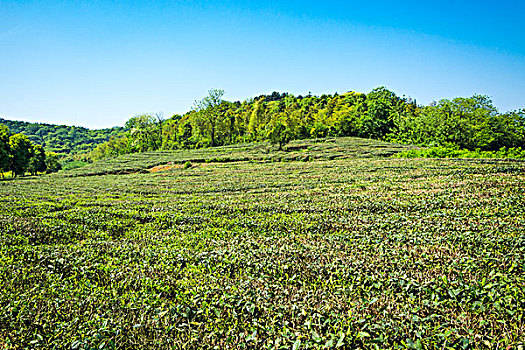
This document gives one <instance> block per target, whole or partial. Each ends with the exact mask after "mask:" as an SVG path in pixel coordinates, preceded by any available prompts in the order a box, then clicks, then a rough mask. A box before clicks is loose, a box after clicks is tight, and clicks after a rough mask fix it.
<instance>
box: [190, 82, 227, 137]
mask: <svg viewBox="0 0 525 350" xmlns="http://www.w3.org/2000/svg"><path fill="white" fill-rule="evenodd" d="M222 96H224V90H219V89H211V90H209V91H208V96H206V97H205V98H203V99H202V100H199V101H195V104H194V106H193V110H194V111H195V112H196V118H198V119H199V121H200V122H199V125H200V126H201V127H202V128H203V129H204V131H205V132H206V133H207V136H209V138H210V142H211V146H212V147H214V146H216V135H217V127H218V124H219V121H220V117H221V110H220V106H221V104H222V102H223V99H222Z"/></svg>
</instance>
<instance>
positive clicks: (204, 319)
mask: <svg viewBox="0 0 525 350" xmlns="http://www.w3.org/2000/svg"><path fill="white" fill-rule="evenodd" d="M244 151H246V150H244ZM244 151H243V152H244ZM332 151H334V150H332ZM253 152H255V151H253ZM289 152H293V150H289ZM298 152H299V151H298ZM327 152H329V151H327ZM283 153H285V152H283ZM341 153H342V154H343V153H344V152H341ZM288 154H289V153H288ZM327 154H328V153H327ZM128 157H129V156H128ZM159 157H165V158H162V160H158V162H168V161H173V163H174V164H178V161H179V160H184V159H183V157H179V159H170V156H169V154H168V155H166V154H165V155H163V156H159ZM192 157H193V156H192ZM206 157H208V156H206ZM209 157H211V158H206V159H208V161H207V162H204V161H203V162H199V163H196V162H193V163H192V166H191V167H189V168H187V169H185V168H184V167H182V166H166V167H159V168H157V170H158V171H152V172H147V173H146V172H144V173H143V172H140V171H139V172H137V173H131V174H106V175H97V174H101V173H102V172H98V171H97V170H96V169H95V168H91V170H90V169H84V170H82V169H75V170H74V171H73V170H72V171H71V172H69V173H63V174H62V175H60V174H59V175H49V176H42V177H37V178H36V177H35V178H22V179H19V180H16V181H3V182H0V196H1V197H0V208H1V209H0V348H2V349H52V348H57V349H168V348H173V349H186V348H187V349H239V348H244V349H259V348H261V349H294V350H297V349H317V348H319V349H321V348H330V349H335V348H346V349H354V348H359V349H405V348H410V349H523V341H524V334H525V271H524V270H525V162H517V161H512V160H480V159H471V160H464V159H463V160H462V159H448V160H443V159H401V158H386V157H379V155H378V154H372V155H371V156H370V157H368V158H360V157H358V156H355V157H340V158H338V157H335V158H336V159H330V157H307V158H306V159H297V158H295V159H285V160H290V161H282V160H283V159H279V160H281V161H279V162H275V161H264V159H263V158H256V157H255V158H253V159H243V158H244V156H242V157H241V156H239V158H234V157H233V158H234V159H224V157H226V156H225V155H223V156H221V157H223V158H220V157H219V158H216V157H212V156H209ZM241 158H242V159H241ZM124 159H126V158H124ZM200 159H204V158H200ZM250 160H251V161H250ZM273 160H275V159H273ZM296 160H308V161H296ZM129 161H130V162H131V161H133V162H136V163H137V162H140V159H135V160H129ZM121 163H126V162H125V161H121ZM115 164H117V165H118V164H119V162H118V161H115ZM137 164H138V163H137ZM137 164H135V165H133V166H131V167H130V169H131V170H134V171H135V170H137V169H145V168H147V167H152V166H155V165H160V163H159V164H157V163H155V164H154V163H151V164H147V165H142V166H139V165H137ZM93 166H99V167H100V165H93ZM115 166H116V165H115ZM119 169H125V165H124V166H121V167H120V168H119ZM75 171H76V173H75ZM82 172H84V173H82ZM116 172H118V171H116ZM116 172H115V173H116ZM82 175H92V176H82Z"/></svg>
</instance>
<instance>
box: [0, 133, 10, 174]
mask: <svg viewBox="0 0 525 350" xmlns="http://www.w3.org/2000/svg"><path fill="white" fill-rule="evenodd" d="M9 135H10V134H9V128H8V127H7V126H6V125H3V124H0V174H1V176H2V179H3V178H4V171H7V170H9V153H10V152H9Z"/></svg>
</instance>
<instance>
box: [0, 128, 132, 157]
mask: <svg viewBox="0 0 525 350" xmlns="http://www.w3.org/2000/svg"><path fill="white" fill-rule="evenodd" d="M0 124H4V125H7V127H9V130H10V132H11V133H12V134H17V133H21V134H24V135H27V137H29V139H30V140H31V141H32V142H34V143H36V144H39V145H42V146H43V147H44V148H45V150H46V151H48V152H56V153H58V154H60V155H62V157H65V158H70V159H73V158H74V156H76V157H75V158H82V155H83V154H87V153H88V152H90V151H91V150H92V149H93V148H95V147H96V146H97V145H98V144H100V143H103V142H105V141H108V140H109V139H110V138H111V137H115V136H118V135H119V134H121V133H122V132H123V131H124V130H125V128H123V127H113V128H108V129H98V130H92V129H88V128H84V127H79V126H69V125H55V124H45V123H29V122H23V121H14V120H7V119H2V118H0Z"/></svg>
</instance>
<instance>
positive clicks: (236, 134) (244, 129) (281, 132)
mask: <svg viewBox="0 0 525 350" xmlns="http://www.w3.org/2000/svg"><path fill="white" fill-rule="evenodd" d="M223 94H224V91H222V90H210V91H209V94H208V96H207V97H205V98H204V99H202V100H199V101H196V103H195V104H194V106H193V108H192V109H191V110H190V111H189V112H187V113H186V114H184V115H173V116H172V117H171V118H169V119H167V120H165V119H164V118H163V117H162V115H159V114H144V115H137V116H134V117H133V118H131V119H130V120H128V122H127V123H126V129H127V130H128V131H127V132H125V133H123V134H122V135H121V136H119V137H113V138H111V139H110V140H109V141H107V142H105V143H102V144H100V145H98V146H97V147H96V148H95V149H94V151H93V152H92V157H93V159H95V160H96V159H100V158H103V157H107V156H116V155H119V154H125V153H134V152H144V151H153V150H158V149H184V148H200V147H213V146H219V145H228V144H233V143H240V142H251V141H270V142H272V143H273V144H277V145H279V148H282V146H283V145H284V144H286V143H287V142H288V141H290V140H294V139H304V138H320V137H328V136H358V137H365V138H374V139H382V140H387V141H393V142H399V143H411V144H416V145H426V146H428V145H430V146H436V145H440V146H451V147H456V148H460V149H467V150H476V149H480V150H482V151H495V150H499V149H501V148H502V147H505V148H518V147H525V144H524V140H525V110H523V109H522V110H519V111H514V112H508V113H499V112H498V110H497V109H496V107H494V105H493V103H492V101H491V99H490V98H489V97H487V96H481V95H474V96H472V97H468V98H464V97H458V98H455V99H452V100H447V99H443V100H441V101H439V102H437V103H431V104H430V105H428V106H421V105H418V104H417V102H416V101H415V100H413V99H411V98H407V97H404V96H403V97H400V96H397V95H396V94H395V93H394V92H392V91H390V90H388V89H387V88H385V87H379V88H376V89H374V90H372V91H371V92H369V93H368V94H364V93H358V92H347V93H344V94H337V93H336V94H333V95H322V96H312V95H307V96H294V95H292V94H288V93H278V92H273V93H272V94H270V95H261V96H258V97H256V98H252V99H249V100H246V101H243V102H239V101H237V102H229V101H225V100H223V98H222V97H223Z"/></svg>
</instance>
